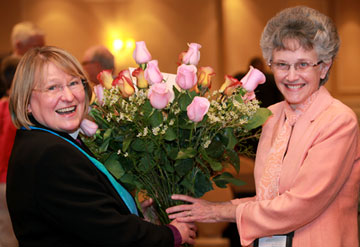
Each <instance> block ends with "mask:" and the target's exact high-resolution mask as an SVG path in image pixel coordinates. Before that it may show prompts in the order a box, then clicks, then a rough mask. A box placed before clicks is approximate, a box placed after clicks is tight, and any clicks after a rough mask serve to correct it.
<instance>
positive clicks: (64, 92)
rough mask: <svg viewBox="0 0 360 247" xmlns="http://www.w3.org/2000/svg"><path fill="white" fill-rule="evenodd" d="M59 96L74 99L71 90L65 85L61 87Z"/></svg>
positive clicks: (67, 99)
mask: <svg viewBox="0 0 360 247" xmlns="http://www.w3.org/2000/svg"><path fill="white" fill-rule="evenodd" d="M61 98H62V99H63V100H66V101H72V100H73V99H74V94H73V92H72V91H71V90H70V89H69V88H68V87H67V86H65V87H63V90H62V94H61Z"/></svg>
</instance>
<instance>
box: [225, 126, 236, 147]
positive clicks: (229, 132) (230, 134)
mask: <svg viewBox="0 0 360 247" xmlns="http://www.w3.org/2000/svg"><path fill="white" fill-rule="evenodd" d="M224 136H225V137H226V138H227V140H228V143H227V146H226V147H227V148H228V149H234V147H235V145H236V143H237V140H236V137H235V135H234V129H233V128H225V129H224Z"/></svg>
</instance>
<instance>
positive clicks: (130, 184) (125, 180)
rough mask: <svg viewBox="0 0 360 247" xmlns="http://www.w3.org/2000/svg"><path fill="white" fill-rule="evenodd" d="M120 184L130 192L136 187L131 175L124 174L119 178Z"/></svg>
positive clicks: (133, 177)
mask: <svg viewBox="0 0 360 247" xmlns="http://www.w3.org/2000/svg"><path fill="white" fill-rule="evenodd" d="M120 182H121V183H122V184H123V185H124V186H125V187H126V189H127V190H129V191H132V190H134V189H135V188H136V187H138V186H137V185H138V183H137V181H136V177H135V176H134V175H132V174H125V175H124V176H122V177H121V178H120Z"/></svg>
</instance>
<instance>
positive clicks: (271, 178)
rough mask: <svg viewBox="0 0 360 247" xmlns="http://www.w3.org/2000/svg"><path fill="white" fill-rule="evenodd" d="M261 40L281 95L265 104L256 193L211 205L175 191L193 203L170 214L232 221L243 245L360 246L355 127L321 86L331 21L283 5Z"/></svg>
mask: <svg viewBox="0 0 360 247" xmlns="http://www.w3.org/2000/svg"><path fill="white" fill-rule="evenodd" d="M260 45H261V48H262V52H263V56H264V58H265V60H266V62H267V63H268V64H269V65H270V67H271V70H272V72H273V73H274V78H275V82H276V85H277V87H278V88H279V90H280V91H281V93H282V95H283V96H284V99H285V100H284V101H282V102H279V103H277V104H275V105H272V106H270V107H269V109H270V110H271V111H272V113H273V115H272V116H271V117H270V118H269V119H268V121H267V122H266V123H265V124H264V126H263V132H262V134H261V137H260V142H259V146H258V149H257V153H256V160H255V170H254V177H255V185H256V196H254V197H248V198H241V199H234V200H232V201H230V202H224V203H211V202H208V201H205V200H201V199H196V198H192V197H189V196H185V195H173V196H172V198H173V199H174V200H183V201H186V202H189V203H190V204H184V205H179V206H175V207H172V208H169V209H167V213H169V214H171V215H170V218H172V219H174V218H177V219H178V220H179V221H181V222H193V221H198V222H217V221H231V222H236V224H237V229H238V232H239V235H240V241H241V244H242V245H243V246H249V245H251V244H252V243H254V245H255V246H260V247H261V246H274V245H275V242H276V243H277V245H276V246H282V247H285V246H293V247H303V246H306V247H339V246H352V247H356V246H359V240H358V223H357V206H358V197H359V183H360V148H359V125H358V122H357V117H356V115H355V114H354V112H353V111H352V110H351V109H350V108H349V107H347V106H346V105H344V104H343V103H341V102H340V101H339V100H337V99H335V98H333V97H332V96H331V95H330V93H329V92H328V90H327V89H326V88H325V87H324V84H325V82H326V81H327V79H328V76H329V72H330V68H331V66H332V64H333V62H334V59H335V56H336V54H337V52H338V49H339V46H340V39H339V36H338V33H337V30H336V27H335V26H334V24H333V22H332V20H331V19H330V18H329V17H327V16H325V15H323V14H321V13H320V12H318V11H316V10H314V9H311V8H308V7H305V6H297V7H293V8H288V9H285V10H283V11H281V12H280V13H278V14H277V15H276V16H275V17H273V18H272V19H271V20H270V21H269V22H268V23H267V25H266V27H265V29H264V31H263V33H262V36H261V41H260ZM275 235H277V236H276V237H275ZM286 242H287V245H286ZM280 243H281V245H280ZM291 243H292V244H291Z"/></svg>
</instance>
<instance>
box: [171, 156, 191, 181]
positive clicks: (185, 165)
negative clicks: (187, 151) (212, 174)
mask: <svg viewBox="0 0 360 247" xmlns="http://www.w3.org/2000/svg"><path fill="white" fill-rule="evenodd" d="M193 165H194V161H193V159H182V160H177V161H176V163H175V171H176V173H177V174H179V176H181V177H182V176H184V175H186V174H187V173H189V172H190V171H191V169H192V168H193Z"/></svg>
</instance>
